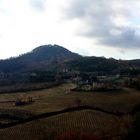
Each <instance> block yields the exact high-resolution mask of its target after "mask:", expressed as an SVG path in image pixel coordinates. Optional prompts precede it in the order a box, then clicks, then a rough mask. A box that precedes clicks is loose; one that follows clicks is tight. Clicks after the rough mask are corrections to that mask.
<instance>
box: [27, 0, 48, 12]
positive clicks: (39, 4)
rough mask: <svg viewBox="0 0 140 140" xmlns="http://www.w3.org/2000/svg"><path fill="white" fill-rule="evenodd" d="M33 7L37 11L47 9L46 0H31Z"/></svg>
mask: <svg viewBox="0 0 140 140" xmlns="http://www.w3.org/2000/svg"><path fill="white" fill-rule="evenodd" d="M29 2H30V5H31V7H32V8H33V9H34V10H36V11H44V10H45V9H46V6H45V2H46V0H29Z"/></svg>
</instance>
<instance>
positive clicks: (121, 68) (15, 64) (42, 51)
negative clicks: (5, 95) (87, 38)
mask: <svg viewBox="0 0 140 140" xmlns="http://www.w3.org/2000/svg"><path fill="white" fill-rule="evenodd" d="M77 73H79V74H80V73H88V74H89V73H91V74H90V75H89V76H90V77H91V76H94V77H95V76H97V75H98V76H99V75H100V76H101V75H135V76H137V75H139V73H140V60H139V59H138V60H116V59H114V58H109V59H107V58H105V57H95V56H92V57H84V56H81V55H79V54H76V53H73V52H71V51H69V50H67V49H65V48H64V47H61V46H59V45H43V46H39V47H37V48H35V49H33V50H32V51H31V52H28V53H25V54H23V55H20V56H18V57H14V58H9V59H6V60H0V85H5V84H11V83H19V82H26V83H27V82H31V83H32V82H56V81H63V80H66V79H67V80H68V79H71V78H74V77H75V76H76V75H77Z"/></svg>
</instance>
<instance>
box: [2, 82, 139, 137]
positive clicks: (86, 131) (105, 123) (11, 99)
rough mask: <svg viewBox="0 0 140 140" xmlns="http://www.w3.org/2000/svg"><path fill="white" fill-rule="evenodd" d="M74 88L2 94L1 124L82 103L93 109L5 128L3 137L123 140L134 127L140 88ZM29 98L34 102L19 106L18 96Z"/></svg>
mask: <svg viewBox="0 0 140 140" xmlns="http://www.w3.org/2000/svg"><path fill="white" fill-rule="evenodd" d="M73 88H75V85H74V84H71V83H67V84H62V85H59V86H56V87H52V88H49V89H42V90H39V91H27V92H17V93H3V94H2V93H1V94H0V123H1V124H0V126H2V124H10V123H13V122H18V121H21V120H24V119H28V118H30V117H32V116H34V115H40V114H43V113H51V112H59V111H60V112H61V111H62V110H65V109H69V108H73V107H78V106H79V107H80V106H89V107H91V108H92V109H85V110H84V109H83V110H79V111H76V110H74V111H71V112H63V111H62V112H63V113H60V114H59V115H58V114H57V113H56V114H55V113H54V114H55V115H53V116H51V115H50V116H49V115H48V116H47V117H45V116H44V117H42V118H39V119H36V120H35V119H33V120H30V121H27V122H26V121H25V122H24V123H22V124H20V123H19V124H18V125H16V126H12V127H9V128H4V127H1V129H0V138H1V140H7V139H10V140H12V139H13V140H16V139H17V140H18V139H20V140H27V139H34V140H44V139H47V140H52V139H53V140H60V139H61V140H67V138H69V140H71V139H72V140H78V139H79V140H85V139H88V140H101V139H105V140H121V139H123V138H124V137H125V136H126V135H127V133H128V131H129V128H130V127H132V122H133V116H132V112H133V110H134V109H135V108H136V107H139V106H140V92H139V91H138V90H135V89H132V88H124V89H123V90H120V91H110V92H76V91H71V89H73ZM27 97H32V99H33V102H32V103H31V104H27V105H26V104H25V105H22V106H16V105H15V101H16V99H17V98H21V99H26V98H27ZM119 114H122V115H119ZM9 126H10V125H9Z"/></svg>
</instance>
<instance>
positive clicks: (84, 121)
mask: <svg viewBox="0 0 140 140" xmlns="http://www.w3.org/2000/svg"><path fill="white" fill-rule="evenodd" d="M131 119H132V118H131V117H130V116H128V115H127V116H123V117H122V118H118V117H116V116H113V115H108V114H106V113H102V112H99V111H92V110H83V111H75V112H72V113H65V114H62V115H57V116H53V117H49V118H44V119H40V120H36V121H31V122H28V123H25V124H22V125H17V126H14V127H11V128H6V129H1V130H0V137H1V140H7V139H10V140H18V139H20V140H21V139H24V140H25V139H36V140H43V139H47V140H52V139H54V140H55V139H58V138H62V137H66V136H70V135H71V134H73V133H74V134H75V133H78V134H83V133H84V134H89V135H88V136H91V135H90V134H92V135H93V134H94V136H96V138H98V139H103V138H104V139H114V140H120V139H121V138H122V137H124V136H125V135H126V134H127V133H128V128H129V127H130V124H131ZM65 135H66V136H65Z"/></svg>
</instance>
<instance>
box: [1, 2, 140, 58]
mask: <svg viewBox="0 0 140 140" xmlns="http://www.w3.org/2000/svg"><path fill="white" fill-rule="evenodd" d="M139 9H140V2H139V1H138V0H127V1H124V0H108V1H106V0H100V1H99V0H0V59H3V58H8V57H11V56H17V55H19V54H23V53H25V52H28V51H31V50H32V49H34V48H35V47H38V46H40V45H43V44H58V45H62V46H64V47H66V48H67V49H69V50H71V51H74V52H77V53H80V54H82V55H89V56H91V55H94V56H105V57H115V58H121V59H135V58H140V56H139V54H140V20H139V19H140V11H139Z"/></svg>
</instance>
